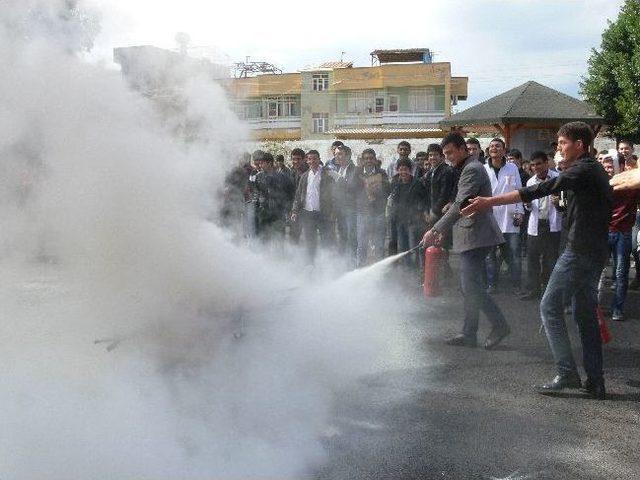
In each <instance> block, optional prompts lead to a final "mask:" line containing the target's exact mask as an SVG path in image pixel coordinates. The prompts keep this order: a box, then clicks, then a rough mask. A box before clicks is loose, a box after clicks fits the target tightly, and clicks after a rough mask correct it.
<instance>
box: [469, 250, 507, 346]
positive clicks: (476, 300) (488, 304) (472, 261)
mask: <svg viewBox="0 0 640 480" xmlns="http://www.w3.org/2000/svg"><path fill="white" fill-rule="evenodd" d="M491 248H492V247H483V248H476V249H473V250H468V251H466V252H462V253H461V254H460V283H461V285H462V295H463V297H464V326H463V329H462V333H463V334H464V335H465V336H466V337H468V338H470V339H475V338H476V335H477V333H478V322H479V319H480V311H482V313H484V314H485V315H486V317H487V319H488V320H489V322H490V323H491V326H492V327H493V328H494V329H500V330H503V329H505V328H507V321H506V320H505V318H504V315H503V314H502V311H501V310H500V308H499V307H498V306H497V305H496V303H495V302H494V301H493V299H492V298H491V296H489V294H488V293H487V291H486V289H485V287H484V282H483V275H482V272H483V270H484V268H485V258H486V256H487V254H488V253H489V250H490V249H491Z"/></svg>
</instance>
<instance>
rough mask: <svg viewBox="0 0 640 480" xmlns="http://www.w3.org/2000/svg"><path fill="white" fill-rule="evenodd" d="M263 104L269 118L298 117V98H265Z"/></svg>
mask: <svg viewBox="0 0 640 480" xmlns="http://www.w3.org/2000/svg"><path fill="white" fill-rule="evenodd" d="M263 102H264V105H265V106H264V109H265V111H266V112H267V116H268V117H269V118H275V117H299V116H300V97H295V96H282V97H267V98H265V99H263Z"/></svg>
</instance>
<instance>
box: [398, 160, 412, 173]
mask: <svg viewBox="0 0 640 480" xmlns="http://www.w3.org/2000/svg"><path fill="white" fill-rule="evenodd" d="M400 167H409V170H413V163H411V160H409V159H408V158H400V159H398V163H396V171H398V170H399V169H400Z"/></svg>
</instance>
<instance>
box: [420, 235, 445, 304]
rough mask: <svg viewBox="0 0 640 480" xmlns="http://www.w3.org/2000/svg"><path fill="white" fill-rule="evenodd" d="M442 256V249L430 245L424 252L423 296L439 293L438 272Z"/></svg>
mask: <svg viewBox="0 0 640 480" xmlns="http://www.w3.org/2000/svg"><path fill="white" fill-rule="evenodd" d="M443 258H444V250H443V249H442V248H440V247H434V246H431V247H429V248H427V249H426V250H425V252H424V296H425V297H437V296H438V295H440V284H439V282H438V273H439V270H440V266H441V265H442V259H443Z"/></svg>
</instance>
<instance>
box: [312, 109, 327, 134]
mask: <svg viewBox="0 0 640 480" xmlns="http://www.w3.org/2000/svg"><path fill="white" fill-rule="evenodd" d="M311 119H312V121H313V133H325V132H326V131H327V130H329V114H328V113H313V114H311Z"/></svg>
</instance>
